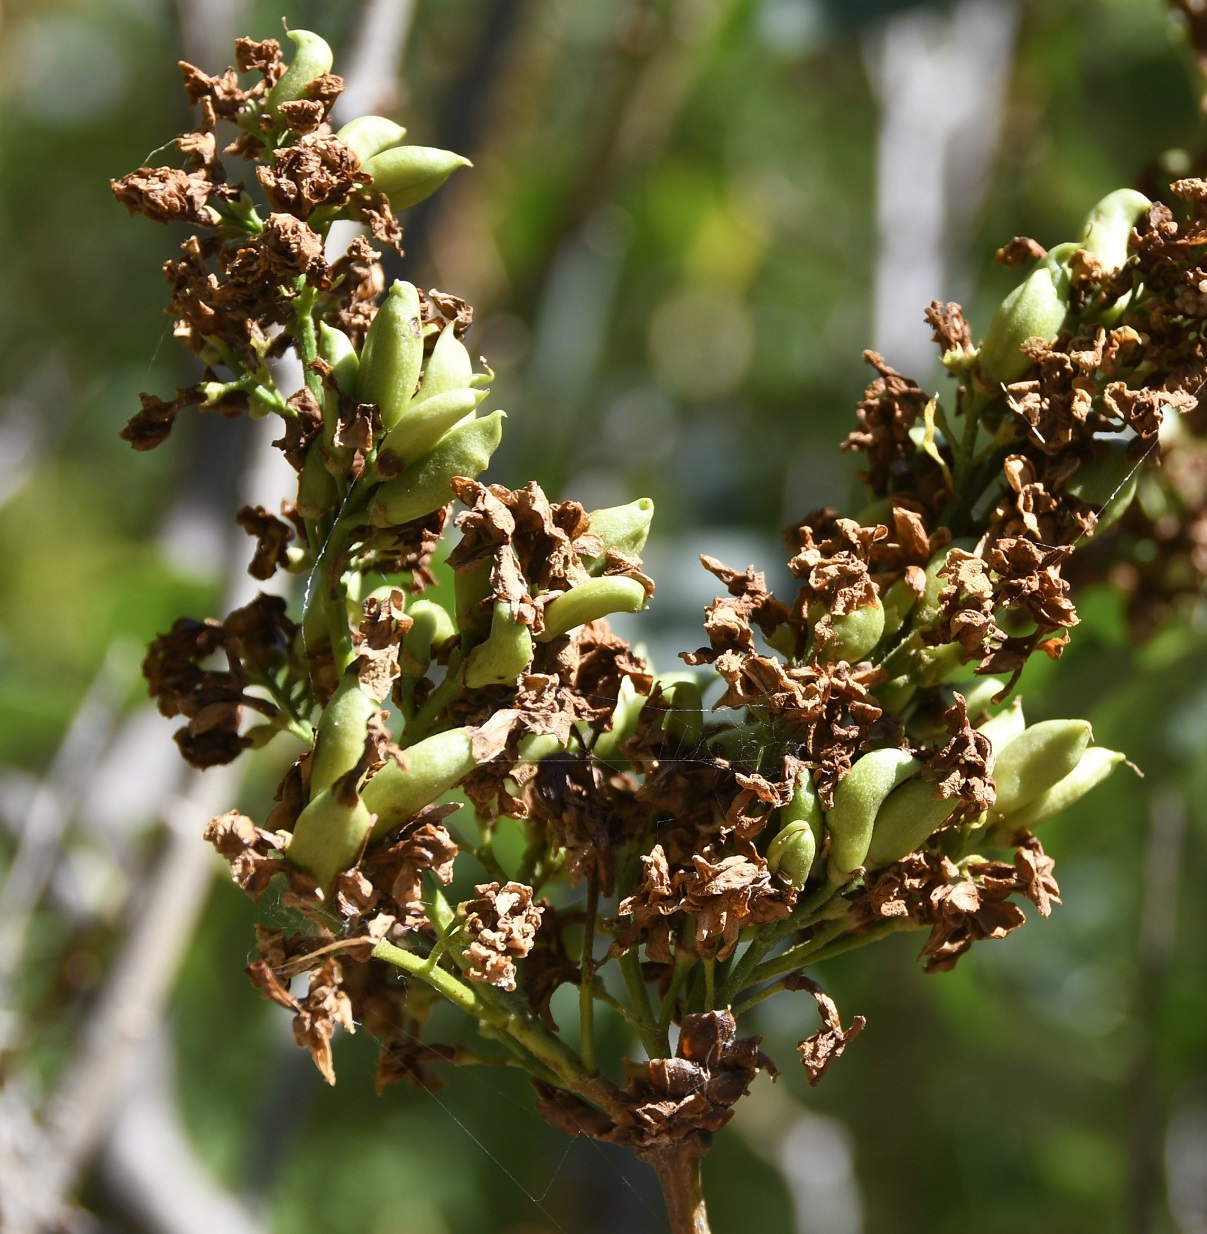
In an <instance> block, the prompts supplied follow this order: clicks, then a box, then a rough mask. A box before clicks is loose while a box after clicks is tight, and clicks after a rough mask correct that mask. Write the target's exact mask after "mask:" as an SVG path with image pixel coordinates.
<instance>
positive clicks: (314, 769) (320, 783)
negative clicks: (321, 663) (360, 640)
mask: <svg viewBox="0 0 1207 1234" xmlns="http://www.w3.org/2000/svg"><path fill="white" fill-rule="evenodd" d="M376 710H377V704H376V703H375V702H374V701H373V699H371V698H370V697H369V695H368V694H367V693H366V692H365V690H364V688H363V687H362V686H361V684H360V679H359V678H358V677H357V675H356V672H355V671H354V670H351V669H349V670H348V671H347V672H346V673H344V675H343V677H342V678H341V679H340V683H339V686H338V687H337V689H336V691H335V693H334V694H333V695H332V696H331V698H330V699H329V700H328V702H327V706H326V707H324V708H323V714H322V715H321V716H320V717H319V723H318V731H317V732H316V733H315V738H314V757H313V759H312V761H311V764H310V796H311V797H314V796H316V795H317V794H318V793H321V792H322V791H323V790H324V789H328V788H330V787H331V786H332V785H333V784H334V783H335V782H336V780H338V779H339V778H340V777H341V776H345V775H347V774H348V772H349V771H351V770H352V768H353V767H355V766H356V764H357V763H359V762H360V759H361V755H362V754H364V752H365V738H366V736H367V735H368V731H369V720H370V719H371V718H372V716H373V713H374V712H375V711H376Z"/></svg>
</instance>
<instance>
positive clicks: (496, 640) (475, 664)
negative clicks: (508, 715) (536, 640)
mask: <svg viewBox="0 0 1207 1234" xmlns="http://www.w3.org/2000/svg"><path fill="white" fill-rule="evenodd" d="M516 609H517V606H516V605H515V604H513V603H511V602H510V601H508V600H496V601H495V606H494V613H493V615H492V617H491V619H490V633H489V634H488V635H487V636H486V641H485V642H482V643H479V644H478V645H477V646H476V647H475V648H474V649H473V651H471V652H470V653H469V658H468V659H467V660H466V661H465V678H464V679H465V684H466V685H467V686H468V687H469V688H470V689H471V690H480V689H482V688H483V687H484V686H506V685H514V684H515V680H516V678H517V677H518V676H519V675H520V674H521V673H522V672H523V671H524V670H525V669H526V668H527V667H528V665H529V664H531V663H532V631H531V630H529V628H528V627H527V626H526V625H524V624H523V623H522V622H519V621H517V620H516Z"/></svg>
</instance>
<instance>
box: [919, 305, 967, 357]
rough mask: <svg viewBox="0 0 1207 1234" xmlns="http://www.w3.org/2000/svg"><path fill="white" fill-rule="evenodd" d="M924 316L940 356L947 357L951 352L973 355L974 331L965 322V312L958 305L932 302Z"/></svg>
mask: <svg viewBox="0 0 1207 1234" xmlns="http://www.w3.org/2000/svg"><path fill="white" fill-rule="evenodd" d="M924 315H925V317H926V323H927V325H929V326H930V328H931V331H932V332H933V334H934V338H935V343H936V344H938V348H939V354H940V355H946V354H947V353H948V352H949V351H959V352H963V353H964V354H966V355H970V354H971V353H972V350H973V347H972V329H971V327H970V326H969V325H968V322H967V321H965V320H964V310H963V309H962V308H961V307H960V306H959V305H958V304H955V303H948V304H944V303H942V302H941V301H939V300H932V301H931V302H930V305H929V306H928V308H927V309H926V312H925V314H924Z"/></svg>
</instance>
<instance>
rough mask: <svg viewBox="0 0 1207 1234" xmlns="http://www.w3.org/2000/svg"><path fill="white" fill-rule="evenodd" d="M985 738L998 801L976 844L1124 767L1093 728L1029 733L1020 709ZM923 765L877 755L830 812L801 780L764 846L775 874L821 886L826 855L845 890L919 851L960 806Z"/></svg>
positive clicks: (982, 821) (999, 838)
mask: <svg viewBox="0 0 1207 1234" xmlns="http://www.w3.org/2000/svg"><path fill="white" fill-rule="evenodd" d="M977 685H978V686H979V687H980V688H981V693H982V694H984V695H985V696H986V698H987V695H988V693H991V692H993V691H994V690H997V689H999V688H1000V687H1001V683H1000V682H998V681H994V680H991V681H989V682H988V683H977ZM972 694H973V690H970V691H969V695H970V697H971V696H972ZM977 701H978V704H979V703H980V702H981V700H980V699H978V700H977ZM970 711H971V712H972V713H973V714H975V713H976V711H975V709H974V708H971V707H970ZM978 731H979V732H982V733H984V734H985V735H986V736H987V737H989V738H990V741H991V743H992V745H993V748H994V751H995V763H994V773H993V774H994V778H995V782H996V784H997V794H996V800H995V802H994V805H993V807H992V809H990V810H989V811H987V812H986V813H985V814H983V815H981V817H980V818H979V819H977V820H976V821H975V822H974V824H973V827H974V828H979V830H977V832H976V834H977V835H978V836H981V837H982V838H984V837H988V839H989V840H990V842H992V843H996V844H999V845H1002V846H1008V845H1009V844H1010V842H1011V840H1012V838H1013V837H1014V836H1015V835H1017V833H1018V832H1020V831H1022V830H1024V829H1030V828H1032V827H1034V826H1036V825H1037V824H1039V823H1042V822H1045V821H1046V820H1047V819H1049V818H1052V817H1054V816H1055V815H1057V814H1059V813H1060V812H1061V811H1062V810H1066V809H1068V808H1069V807H1070V806H1071V805H1073V804H1074V803H1075V802H1077V801H1079V800H1080V799H1081V798H1082V797H1084V796H1085V795H1086V794H1087V793H1088V792H1089V791H1090V790H1091V789H1093V788H1095V787H1096V786H1097V785H1099V784H1101V783H1102V782H1103V781H1104V780H1105V779H1106V778H1107V776H1109V775H1110V773H1111V772H1112V771H1113V770H1114V768H1115V767H1117V766H1118V765H1119V764H1120V763H1121V762H1123V761H1124V757H1123V755H1122V754H1120V753H1119V752H1118V751H1116V750H1108V749H1106V748H1104V747H1102V746H1094V745H1091V744H1090V740H1091V732H1090V726H1089V723H1088V722H1087V721H1085V720H1043V721H1041V722H1039V723H1038V724H1032V725H1029V726H1028V725H1027V723H1026V721H1025V719H1024V717H1023V713H1022V707H1021V705H1019V704H1018V703H1017V702H1016V703H1015V704H1014V705H1012V706H1010V707H1007V708H1005V709H1004V710H1003V711H1001V712H999V713H998V714H997V715H995V716H993V717H992V718H990V719H988V720H987V721H985V723H983V724H982V725H981V726H980V728H979V730H978ZM922 767H923V764H922V762H921V760H919V759H917V758H915V757H913V756H912V755H911V754H910V753H909V752H908V751H905V750H900V749H881V750H872V751H870V752H868V753H866V754H864V755H863V756H862V757H860V758H859V759H858V760H857V761H856V762H855V764H854V766H853V767H852V768H851V769H850V771H848V772H847V774H846V776H844V778H843V779H842V780H841V781H840V782H839V784H838V787H837V788H836V789H835V791H834V801H833V805H832V807H831V809H830V810H828V811H825V812H823V811H822V809H821V806H820V803H819V802H818V800H817V794H816V790H815V789H814V788H813V784H812V780H811V777H810V774H809V772H808V771H802V772H800V774H799V775H798V778H797V781H796V783H795V785H794V791H793V796H792V799H791V801H790V802H789V804H788V805H786V806H784V807H783V808H782V809H781V811H780V819H779V830H778V831H777V832H776V833H775V835H774V836H773V837H772V839H771V840H770V842H769V844H768V846H767V851H766V859H767V865H768V867H769V868H770V869H771V871H772V872H773V873H774V872H776V871H778V872H780V873H781V874H782V875H784V876H785V877H786V878H787V879H788V881H789V882H791V883H792V885H793V886H794V887H797V888H798V889H799V888H801V887H803V886H804V885H805V883H806V882H807V881H809V880H810V879H811V878H813V877H815V876H816V877H817V878H818V879H820V874H819V873H818V870H819V867H818V863H817V855H818V854H819V853H823V852H824V853H825V855H826V861H825V875H826V878H827V879H828V881H829V883H830V884H831V885H832V886H841V885H843V884H844V883H846V882H848V881H849V880H850V878H851V877H852V875H853V874H854V873H855V872H856V871H857V870H859V869H861V868H862V869H866V870H878V869H882V868H883V867H885V866H888V865H891V864H892V863H893V862H895V861H900V860H901V859H902V858H903V857H906V856H908V855H909V854H910V853H912V852H915V851H916V850H918V849H920V848H921V847H922V846H923V845H925V844H926V842H927V840H929V839H930V837H931V836H933V835H934V834H935V833H936V832H938V831H940V830H941V829H942V828H943V827H944V826H945V825H946V824H947V823H948V820H949V819H950V818H951V816H952V814H954V813H955V810H956V807H957V806H958V805H959V804H960V802H959V799H958V798H955V797H950V798H944V797H942V796H940V795H939V794H938V792H937V790H936V787H935V785H934V783H933V782H931V781H929V780H925V779H922V778H921V777H920V776H919V772H920V771H921V770H922ZM826 845H828V847H824V846H826Z"/></svg>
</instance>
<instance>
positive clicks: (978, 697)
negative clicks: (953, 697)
mask: <svg viewBox="0 0 1207 1234" xmlns="http://www.w3.org/2000/svg"><path fill="white" fill-rule="evenodd" d="M955 688H956V692H957V693H958V694H960V695H961V697H962V698H963V699H964V709H965V711H966V712H967V714H968V718H969V719H970V720H975V719H976V718H977V717H978V716H981V715H984V714H985V713H986V712H987V711H988V710H989V707H990V706H991V704H992V702H993V699H994V698H995V697H996V696H997V695H999V694H1000V693H1001V692H1002V691H1003V690H1004V689H1005V688H1006V683H1005V681H1004V680H1003V679H1002V678H1001V677H977V678H976V679H975V680H973V681H968V682H960V683H959V685H957V686H956V687H955Z"/></svg>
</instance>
